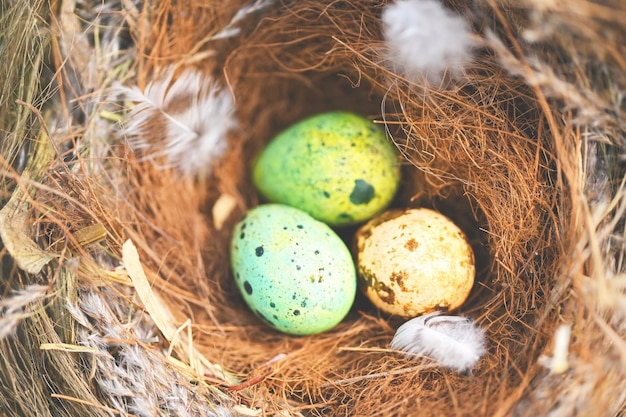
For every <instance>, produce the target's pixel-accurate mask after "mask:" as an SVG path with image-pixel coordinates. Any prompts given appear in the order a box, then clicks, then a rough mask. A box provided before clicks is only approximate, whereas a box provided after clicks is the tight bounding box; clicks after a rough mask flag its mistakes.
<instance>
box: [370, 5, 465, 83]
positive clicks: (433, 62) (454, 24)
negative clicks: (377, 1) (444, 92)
mask: <svg viewBox="0 0 626 417" xmlns="http://www.w3.org/2000/svg"><path fill="white" fill-rule="evenodd" d="M382 22H383V33H384V37H385V41H386V43H387V47H388V49H389V52H388V53H389V59H390V60H391V61H392V63H393V64H395V69H396V70H399V71H400V72H402V73H403V74H404V75H405V76H406V77H407V78H408V79H410V80H412V81H415V80H417V79H419V78H420V77H422V78H424V79H426V80H427V81H430V82H433V83H437V82H439V81H440V80H441V77H442V73H443V72H444V71H448V72H450V73H451V74H452V75H455V74H457V73H458V72H459V71H460V70H461V69H462V68H463V66H464V65H465V64H466V63H467V62H468V61H469V60H470V59H471V57H472V48H473V47H474V45H475V42H474V40H473V38H472V34H471V31H470V28H469V25H468V23H467V21H466V20H465V19H463V18H462V17H461V16H458V15H456V14H455V13H454V12H452V11H451V10H448V9H446V8H445V7H444V6H443V5H442V4H441V3H440V2H439V1H438V0H398V1H397V2H395V3H394V4H390V5H388V6H386V7H385V9H384V10H383V13H382Z"/></svg>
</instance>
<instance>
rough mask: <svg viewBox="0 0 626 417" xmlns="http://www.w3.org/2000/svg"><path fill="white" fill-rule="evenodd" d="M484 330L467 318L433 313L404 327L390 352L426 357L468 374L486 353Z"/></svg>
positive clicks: (397, 332) (402, 326) (409, 322)
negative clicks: (396, 351) (395, 351)
mask: <svg viewBox="0 0 626 417" xmlns="http://www.w3.org/2000/svg"><path fill="white" fill-rule="evenodd" d="M485 344H486V342H485V334H484V331H483V329H482V328H480V327H479V326H478V325H476V323H475V322H474V321H473V320H471V319H469V318H466V317H459V316H442V315H441V313H438V312H436V313H430V314H426V315H423V316H419V317H416V318H414V319H411V320H409V321H407V322H406V323H404V324H402V325H401V326H400V327H399V328H398V330H397V331H396V334H395V335H394V337H393V340H392V341H391V348H392V349H394V350H399V351H403V352H405V353H406V354H407V356H411V357H414V356H418V357H421V356H425V357H429V358H432V359H434V360H435V361H437V362H439V363H440V364H441V366H443V367H445V368H448V369H451V370H454V371H457V372H466V371H469V370H470V369H472V368H474V366H476V364H477V363H478V361H479V359H480V358H481V356H482V355H483V354H484V353H485Z"/></svg>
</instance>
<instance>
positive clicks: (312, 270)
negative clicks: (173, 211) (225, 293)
mask: <svg viewBox="0 0 626 417" xmlns="http://www.w3.org/2000/svg"><path fill="white" fill-rule="evenodd" d="M230 248H231V265H232V269H233V274H234V277H235V282H236V283H237V286H238V288H239V290H240V291H241V294H242V295H243V298H244V300H245V301H246V304H248V306H249V307H250V309H252V311H254V313H255V314H256V315H257V316H258V317H260V318H261V319H262V320H263V321H265V322H266V323H267V324H269V325H270V326H272V327H273V328H275V329H277V330H279V331H281V332H285V333H289V334H294V335H308V334H315V333H320V332H323V331H326V330H329V329H331V328H332V327H334V326H335V325H337V324H338V323H339V322H340V321H341V320H343V318H344V317H345V316H346V315H347V314H348V311H349V310H350V308H351V306H352V303H353V302H354V298H355V296H356V290H357V283H356V271H355V267H354V262H353V260H352V256H351V253H350V251H349V249H348V248H347V247H346V245H345V244H344V243H343V241H342V240H341V239H340V238H339V236H337V234H336V233H335V232H334V231H333V230H332V229H331V228H330V227H329V226H327V225H326V224H324V223H322V222H319V221H317V220H315V219H314V218H312V217H311V216H309V215H308V214H307V213H305V212H303V211H301V210H298V209H296V208H293V207H289V206H285V205H281V204H266V205H261V206H258V207H256V208H254V209H251V210H249V211H248V212H247V213H246V215H245V216H244V218H243V219H242V220H241V221H240V222H239V223H237V225H236V226H235V229H234V232H233V237H232V241H231V247H230Z"/></svg>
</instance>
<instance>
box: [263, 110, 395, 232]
mask: <svg viewBox="0 0 626 417" xmlns="http://www.w3.org/2000/svg"><path fill="white" fill-rule="evenodd" d="M399 179H400V168H399V165H398V161H397V154H396V150H395V147H394V145H393V144H392V143H390V141H389V140H387V137H386V135H385V133H384V131H383V130H382V129H381V128H380V127H379V126H378V125H375V124H374V123H373V122H371V121H369V120H367V119H365V118H363V117H361V116H358V115H355V114H352V113H346V112H330V113H323V114H320V115H317V116H313V117H311V118H308V119H305V120H303V121H301V122H299V123H297V124H295V125H293V126H291V127H290V128H288V129H287V130H285V131H283V132H282V133H280V134H279V135H278V136H276V137H275V138H274V139H273V140H272V141H271V142H270V143H269V144H268V145H267V146H266V147H265V149H264V150H263V151H262V152H261V154H260V155H259V157H258V158H257V160H256V163H255V165H254V168H253V182H254V184H255V186H256V187H257V189H258V190H259V192H260V193H261V194H262V195H263V196H264V197H265V198H266V199H267V200H268V201H270V202H274V203H281V204H287V205H290V206H293V207H296V208H299V209H301V210H303V211H305V212H307V213H309V214H310V215H311V216H313V217H315V218H316V219H318V220H321V221H323V222H325V223H327V224H329V225H331V226H342V225H350V224H356V223H359V222H362V221H365V220H368V219H370V218H371V217H373V216H374V215H376V214H377V213H379V212H380V211H382V210H383V209H384V208H385V207H387V205H388V204H389V203H390V202H391V200H392V199H393V196H394V194H395V193H396V190H397V188H398V183H399Z"/></svg>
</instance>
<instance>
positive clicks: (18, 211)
mask: <svg viewBox="0 0 626 417" xmlns="http://www.w3.org/2000/svg"><path fill="white" fill-rule="evenodd" d="M28 214H29V205H28V202H27V201H26V199H25V198H24V192H23V191H22V189H21V188H17V189H16V191H15V192H14V193H13V195H12V196H11V199H10V200H9V202H8V203H7V204H6V205H5V206H4V207H3V208H2V210H0V239H2V243H4V246H5V247H6V249H7V251H8V252H9V254H10V255H11V256H12V257H13V259H14V260H15V262H16V263H17V266H18V267H19V268H20V269H22V270H23V271H26V272H28V273H29V274H38V273H39V272H41V270H42V268H43V267H44V266H46V265H47V264H48V262H50V261H51V260H52V259H54V258H55V256H54V255H53V254H52V253H50V252H46V251H44V250H43V249H41V248H40V247H39V246H37V244H36V243H35V242H34V241H33V240H32V239H31V238H30V237H29V236H30V234H31V233H30V227H29V224H28V223H29V221H28V220H29V217H28Z"/></svg>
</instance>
